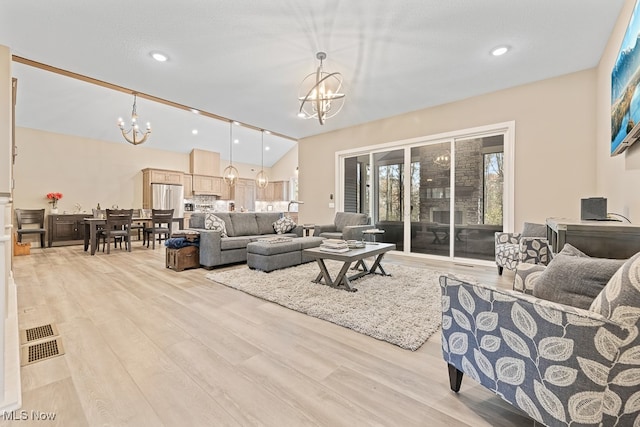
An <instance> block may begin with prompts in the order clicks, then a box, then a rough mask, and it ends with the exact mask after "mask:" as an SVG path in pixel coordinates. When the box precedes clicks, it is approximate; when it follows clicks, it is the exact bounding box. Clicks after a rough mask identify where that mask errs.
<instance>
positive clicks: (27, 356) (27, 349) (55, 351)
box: [20, 338, 64, 366]
mask: <svg viewBox="0 0 640 427" xmlns="http://www.w3.org/2000/svg"><path fill="white" fill-rule="evenodd" d="M62 354H64V348H63V347H62V342H61V341H60V338H56V339H53V340H49V341H42V342H39V343H37V344H29V345H25V346H22V351H21V355H20V356H21V357H20V365H21V366H25V365H29V364H31V363H35V362H39V361H41V360H45V359H50V358H52V357H56V356H60V355H62Z"/></svg>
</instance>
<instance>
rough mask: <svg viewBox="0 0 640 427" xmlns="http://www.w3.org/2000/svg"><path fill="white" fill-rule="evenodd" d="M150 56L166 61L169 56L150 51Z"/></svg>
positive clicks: (159, 60)
mask: <svg viewBox="0 0 640 427" xmlns="http://www.w3.org/2000/svg"><path fill="white" fill-rule="evenodd" d="M151 57H152V58H153V59H155V60H156V61H158V62H166V61H168V60H169V57H168V56H167V55H165V54H164V53H162V52H151Z"/></svg>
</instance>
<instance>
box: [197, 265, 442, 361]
mask: <svg viewBox="0 0 640 427" xmlns="http://www.w3.org/2000/svg"><path fill="white" fill-rule="evenodd" d="M341 265H342V264H341V263H337V262H335V261H329V262H327V268H328V269H329V272H330V273H331V276H332V277H335V275H336V274H337V272H338V271H339V269H340V266H341ZM384 268H385V270H386V272H387V273H389V274H391V276H390V277H389V276H381V275H377V274H376V275H367V276H365V277H363V278H360V279H358V280H355V281H352V282H351V283H352V286H353V287H355V288H356V289H358V291H357V292H347V291H345V290H342V289H335V288H332V287H330V286H326V285H323V284H317V283H313V282H312V280H313V279H315V277H316V275H317V274H318V272H319V271H320V270H319V268H318V265H317V263H315V262H312V263H308V264H303V265H299V266H296V267H290V268H286V269H282V270H276V271H272V272H271V273H265V272H262V271H258V270H251V269H249V268H248V267H246V266H243V267H241V268H237V269H232V270H225V271H220V272H211V273H208V274H207V275H206V277H207V279H210V280H213V281H215V282H218V283H222V284H224V285H226V286H229V287H231V288H234V289H238V290H241V291H243V292H246V293H248V294H250V295H254V296H256V297H259V298H262V299H265V300H267V301H271V302H274V303H277V304H280V305H282V306H284V307H287V308H290V309H292V310H296V311H299V312H301V313H305V314H307V315H309V316H313V317H317V318H319V319H323V320H327V321H329V322H332V323H335V324H337V325H341V326H344V327H346V328H350V329H353V330H354V331H357V332H360V333H362V334H365V335H369V336H371V337H374V338H377V339H379V340H383V341H387V342H390V343H392V344H395V345H397V346H399V347H402V348H404V349H408V350H417V349H418V348H420V346H421V345H422V344H423V343H424V342H425V341H426V340H427V339H428V338H429V337H430V336H431V335H432V334H433V333H434V332H436V331H437V330H438V329H439V327H440V324H441V322H442V311H441V303H440V285H439V282H438V279H439V277H440V276H441V274H442V273H439V272H437V271H433V270H427V269H417V268H410V267H404V266H399V265H393V264H385V265H384ZM352 273H353V272H352V271H351V270H350V273H348V274H352Z"/></svg>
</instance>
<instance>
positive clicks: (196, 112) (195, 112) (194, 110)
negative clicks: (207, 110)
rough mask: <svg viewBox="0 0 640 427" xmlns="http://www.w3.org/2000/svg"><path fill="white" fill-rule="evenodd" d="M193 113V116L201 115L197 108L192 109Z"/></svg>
mask: <svg viewBox="0 0 640 427" xmlns="http://www.w3.org/2000/svg"><path fill="white" fill-rule="evenodd" d="M191 112H192V113H193V114H200V111H198V110H196V109H195V108H192V109H191Z"/></svg>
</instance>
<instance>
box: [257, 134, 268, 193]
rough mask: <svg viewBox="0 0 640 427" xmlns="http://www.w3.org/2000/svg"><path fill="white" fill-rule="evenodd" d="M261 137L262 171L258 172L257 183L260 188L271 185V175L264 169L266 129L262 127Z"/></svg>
mask: <svg viewBox="0 0 640 427" xmlns="http://www.w3.org/2000/svg"><path fill="white" fill-rule="evenodd" d="M261 138H262V143H261V147H262V160H261V163H260V172H258V174H257V175H256V185H257V186H258V188H267V185H269V177H268V176H267V174H266V172H265V171H264V129H262V133H261Z"/></svg>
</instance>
